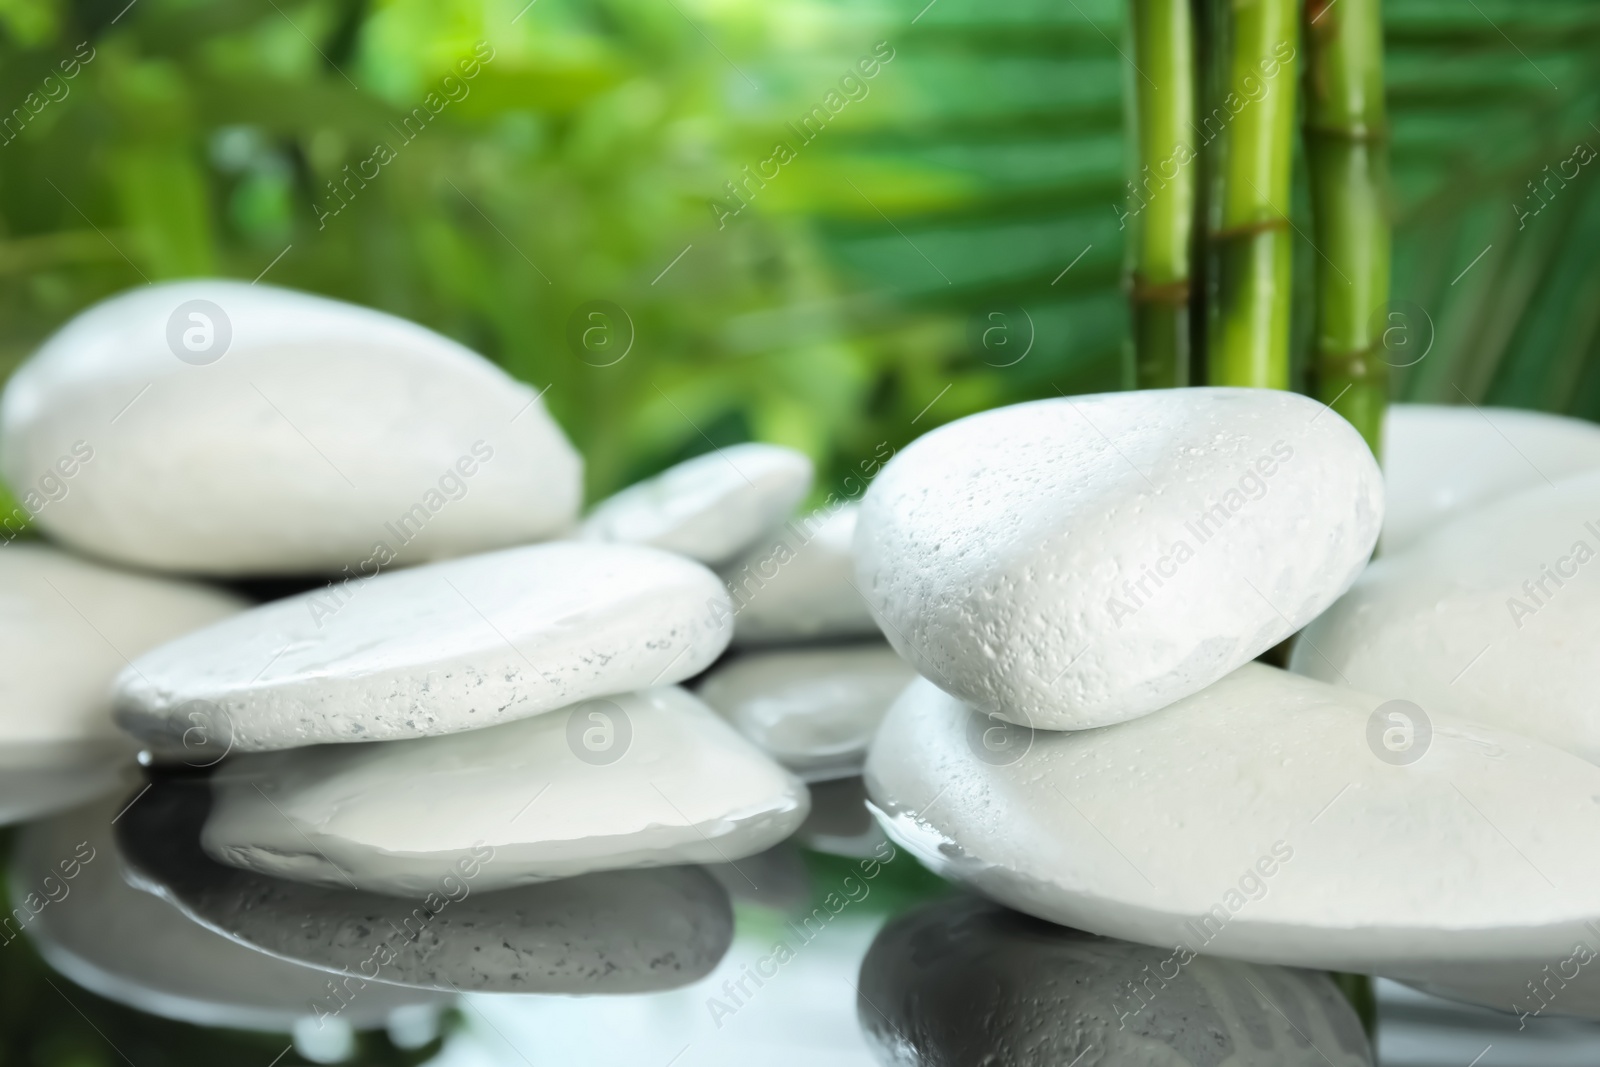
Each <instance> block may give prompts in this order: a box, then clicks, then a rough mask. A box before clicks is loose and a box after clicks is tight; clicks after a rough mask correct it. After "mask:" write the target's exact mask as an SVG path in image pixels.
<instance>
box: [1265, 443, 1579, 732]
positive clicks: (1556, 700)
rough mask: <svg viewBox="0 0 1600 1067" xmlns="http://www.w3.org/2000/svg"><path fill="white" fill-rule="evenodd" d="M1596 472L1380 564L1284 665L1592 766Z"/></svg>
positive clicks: (1504, 505) (1471, 518)
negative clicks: (1532, 740) (1533, 742)
mask: <svg viewBox="0 0 1600 1067" xmlns="http://www.w3.org/2000/svg"><path fill="white" fill-rule="evenodd" d="M1597 556H1600V471H1596V472H1593V473H1590V474H1580V475H1577V476H1575V477H1572V478H1569V479H1566V480H1564V481H1561V482H1558V483H1556V484H1555V485H1543V484H1541V485H1540V486H1539V487H1537V488H1534V489H1529V490H1527V491H1525V492H1522V493H1518V494H1516V495H1514V496H1511V497H1507V498H1506V499H1504V500H1501V501H1499V502H1497V503H1494V504H1489V505H1486V506H1484V507H1482V508H1480V509H1477V510H1475V511H1472V512H1470V513H1468V514H1465V515H1462V516H1460V517H1459V518H1457V519H1455V520H1454V521H1453V522H1450V523H1448V524H1447V525H1445V526H1444V527H1443V528H1441V529H1439V530H1436V531H1434V532H1433V533H1432V534H1430V535H1428V536H1427V537H1424V538H1423V539H1422V540H1420V541H1418V542H1417V543H1416V544H1415V545H1413V546H1412V548H1411V549H1410V550H1408V551H1405V552H1401V553H1398V554H1396V555H1393V556H1387V557H1382V558H1380V559H1378V560H1377V561H1375V562H1374V563H1373V564H1372V566H1370V567H1368V568H1367V570H1366V572H1365V573H1364V574H1362V576H1361V577H1360V578H1359V579H1358V580H1357V581H1356V583H1355V585H1354V586H1353V587H1352V588H1351V590H1350V591H1349V592H1348V593H1346V594H1345V595H1344V597H1343V598H1341V599H1340V600H1339V602H1338V603H1337V604H1335V605H1334V606H1333V607H1332V608H1330V609H1328V611H1326V612H1325V613H1323V615H1322V616H1321V617H1320V618H1318V619H1317V620H1316V621H1315V622H1314V623H1312V624H1311V625H1310V626H1308V627H1307V628H1306V631H1305V633H1303V634H1302V635H1301V636H1300V638H1299V639H1298V640H1297V641H1296V643H1295V648H1294V653H1293V655H1292V657H1291V659H1290V665H1291V668H1292V669H1293V670H1295V671H1298V672H1299V673H1301V674H1306V675H1309V676H1311V677H1313V678H1320V679H1322V680H1323V681H1327V682H1334V683H1337V684H1340V685H1348V686H1352V687H1354V688H1356V689H1363V690H1365V691H1367V692H1369V693H1382V694H1384V695H1386V696H1394V697H1404V698H1405V699H1407V700H1410V701H1414V702H1415V703H1417V704H1419V705H1421V707H1422V708H1423V710H1424V711H1426V712H1427V713H1428V714H1430V715H1432V714H1435V713H1447V714H1451V715H1459V716H1461V717H1462V718H1467V719H1473V720H1476V721H1478V722H1485V723H1491V724H1494V725H1496V726H1501V727H1504V728H1505V729H1508V730H1515V731H1517V732H1518V733H1524V734H1528V735H1530V736H1533V737H1538V738H1540V739H1542V740H1544V741H1548V742H1549V743H1551V744H1553V745H1557V746H1559V747H1561V748H1565V749H1568V750H1569V751H1572V752H1576V753H1577V754H1578V755H1580V756H1583V757H1584V758H1585V759H1588V760H1592V761H1596V762H1600V716H1596V715H1595V711H1594V692H1595V687H1594V668H1595V650H1596V649H1597V648H1600V562H1596V561H1595V560H1596V557H1597Z"/></svg>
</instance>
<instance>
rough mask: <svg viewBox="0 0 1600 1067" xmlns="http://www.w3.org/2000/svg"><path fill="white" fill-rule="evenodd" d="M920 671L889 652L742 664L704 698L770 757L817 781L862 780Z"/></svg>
mask: <svg viewBox="0 0 1600 1067" xmlns="http://www.w3.org/2000/svg"><path fill="white" fill-rule="evenodd" d="M916 676H917V672H916V671H914V670H912V669H911V665H910V664H909V663H907V662H906V661H905V660H903V659H901V658H900V657H899V656H898V655H896V654H895V651H894V650H893V649H892V648H890V647H889V646H888V645H867V646H865V647H859V648H817V649H794V650H789V651H783V652H756V653H750V654H748V655H743V656H739V657H736V658H734V659H732V660H729V661H728V662H726V663H724V664H723V665H721V666H719V667H717V668H716V669H714V670H713V671H712V672H711V673H710V674H708V675H707V676H706V678H705V680H704V681H702V682H701V683H700V685H699V686H698V687H697V689H696V691H697V692H698V693H699V695H700V698H701V699H702V700H704V701H705V702H706V703H707V704H709V705H711V706H712V707H713V708H715V709H716V710H717V711H718V712H719V713H720V714H721V715H722V716H723V717H724V718H726V719H727V720H728V721H729V722H731V723H732V724H733V727H734V729H736V730H738V731H739V732H740V733H741V734H743V735H744V736H745V737H747V738H749V739H750V740H751V741H752V742H754V743H755V745H756V747H757V748H759V749H761V751H763V752H765V753H766V754H767V755H769V756H771V757H772V758H773V759H775V760H777V761H778V762H779V763H781V764H783V765H784V766H785V767H788V768H789V769H790V770H792V771H794V772H795V773H796V774H798V775H800V776H801V777H802V778H804V779H806V780H807V781H811V782H819V781H826V780H828V779H830V778H844V777H849V776H850V775H855V774H860V773H861V763H862V761H863V760H864V759H866V755H867V744H868V743H869V742H870V741H871V740H872V735H873V734H874V733H875V732H877V729H878V723H879V722H881V721H882V720H883V715H884V712H886V711H888V710H889V705H890V704H892V703H893V702H894V698H895V697H897V696H899V695H900V691H901V690H902V689H904V688H905V687H906V686H907V685H908V684H910V682H911V681H912V679H914V678H916Z"/></svg>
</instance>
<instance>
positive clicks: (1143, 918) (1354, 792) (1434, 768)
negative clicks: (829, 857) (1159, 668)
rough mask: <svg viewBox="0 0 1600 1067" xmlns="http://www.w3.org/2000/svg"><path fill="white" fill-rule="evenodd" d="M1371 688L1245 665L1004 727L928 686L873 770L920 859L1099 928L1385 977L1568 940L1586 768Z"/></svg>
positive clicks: (893, 714)
mask: <svg viewBox="0 0 1600 1067" xmlns="http://www.w3.org/2000/svg"><path fill="white" fill-rule="evenodd" d="M1384 703H1385V702H1384V701H1383V700H1381V699H1380V698H1378V697H1375V696H1369V695H1366V694H1362V693H1358V692H1355V691H1353V690H1349V689H1343V688H1336V687H1333V686H1329V685H1324V684H1322V683H1320V682H1315V681H1312V680H1310V679H1306V678H1301V677H1299V676H1296V675H1292V674H1289V673H1287V672H1284V671H1279V670H1276V669H1274V668H1271V667H1267V666H1264V665H1261V664H1249V665H1247V666H1245V667H1242V668H1240V669H1239V670H1237V671H1235V672H1234V673H1233V674H1231V675H1229V676H1228V677H1227V678H1225V679H1223V680H1222V681H1221V682H1218V683H1217V684H1216V685H1213V686H1211V687H1209V688H1207V689H1205V690H1203V691H1202V692H1200V693H1198V694H1196V695H1194V696H1192V697H1189V698H1187V699H1185V700H1182V701H1180V702H1178V703H1176V704H1174V705H1173V706H1171V707H1169V708H1166V709H1164V710H1162V711H1160V712H1157V713H1155V714H1153V715H1148V716H1145V717H1143V718H1140V719H1137V720H1135V721H1133V722H1128V723H1123V724H1120V725H1118V726H1113V727H1108V728H1106V729H1101V730H1093V731H1086V732H1067V733H1063V732H1050V731H1028V730H1025V729H1022V728H1019V727H1010V728H1008V733H1009V735H1010V741H1011V743H1010V744H1009V745H999V744H995V743H991V740H990V739H989V738H986V736H985V735H986V733H987V731H989V730H991V729H996V728H997V727H995V725H994V720H991V719H988V718H986V717H984V716H981V715H977V714H974V713H973V712H972V711H971V710H970V709H969V708H968V707H967V706H965V705H963V704H962V703H961V702H960V701H958V700H956V699H955V698H953V697H950V696H949V695H948V694H945V693H942V692H941V691H940V690H938V689H937V688H936V687H935V686H933V685H932V683H930V682H926V681H921V682H917V683H915V684H913V686H912V687H911V688H909V689H907V691H906V693H905V694H904V695H903V696H902V697H901V698H900V700H898V701H897V702H896V704H895V706H894V707H893V708H892V709H891V710H890V712H889V715H888V716H887V718H885V720H884V723H883V726H882V727H881V728H880V730H879V732H878V736H877V738H876V739H875V740H874V742H873V747H872V751H871V754H870V755H869V757H868V760H867V772H866V778H867V787H868V791H869V793H870V795H871V797H872V802H873V804H874V805H875V806H876V808H877V809H878V810H879V812H880V813H881V814H880V816H879V817H880V821H881V822H882V824H883V826H884V829H885V832H886V833H888V834H889V836H890V837H891V838H892V839H894V840H895V841H896V842H897V843H899V844H901V845H902V846H904V847H905V848H906V849H907V850H908V851H910V852H912V853H913V854H914V855H916V856H917V858H918V859H920V860H921V861H922V862H923V863H925V864H927V865H929V866H930V867H932V868H933V869H934V870H935V871H936V872H939V873H942V874H945V875H947V876H949V877H953V878H956V879H958V880H961V881H964V882H967V883H970V884H972V885H973V886H975V887H976V888H978V889H979V890H981V891H982V892H984V893H985V894H987V895H988V896H990V897H993V898H994V899H996V900H998V901H1000V902H1002V903H1005V904H1008V905H1010V906H1011V907H1014V908H1017V909H1018V910H1021V911H1024V912H1028V913H1029V914H1032V915H1036V916H1038V917H1040V918H1043V919H1048V920H1050V921H1052V922H1058V923H1062V924H1064V925H1069V926H1075V927H1078V928H1080V929H1084V930H1089V931H1092V932H1095V933H1101V934H1106V935H1109V936H1113V937H1122V938H1126V939H1128V940H1132V941H1139V942H1143V943H1145V944H1151V945H1162V946H1169V947H1170V946H1174V945H1183V946H1185V947H1187V948H1188V949H1189V950H1190V951H1194V952H1199V953H1202V954H1208V955H1215V956H1226V957H1232V958H1238V959H1246V960H1253V961H1256V962H1262V963H1281V964H1287V965H1291V966H1298V967H1310V968H1319V969H1330V970H1343V971H1366V972H1372V971H1377V972H1379V973H1383V971H1384V968H1386V967H1388V966H1390V965H1395V964H1405V965H1408V966H1418V965H1422V964H1428V965H1430V966H1445V965H1447V964H1448V963H1450V962H1452V961H1455V962H1461V961H1477V962H1481V961H1486V960H1497V959H1502V960H1503V959H1526V958H1528V957H1530V956H1535V957H1536V956H1540V955H1544V954H1547V953H1548V954H1551V955H1552V957H1553V956H1554V954H1555V953H1558V952H1559V953H1561V954H1562V956H1563V957H1564V956H1565V954H1566V953H1568V952H1569V951H1570V949H1571V946H1572V945H1573V944H1574V942H1575V940H1576V939H1578V938H1581V937H1584V936H1588V930H1589V924H1591V923H1595V922H1597V921H1600V856H1597V855H1596V853H1595V851H1594V850H1593V849H1589V848H1586V847H1583V846H1582V845H1581V844H1579V843H1580V842H1585V841H1589V840H1593V839H1594V837H1595V835H1596V834H1600V767H1596V766H1594V765H1593V764H1590V763H1587V762H1585V761H1584V760H1581V759H1579V758H1577V757H1576V756H1573V755H1571V754H1570V753H1566V752H1562V751H1560V750H1559V749H1555V748H1552V747H1550V746H1548V745H1545V744H1543V743H1542V742H1539V741H1536V740H1533V739H1530V738H1524V737H1521V736H1518V735H1515V734H1512V733H1509V732H1506V731H1502V730H1497V729H1494V728H1493V727H1487V726H1480V725H1478V724H1469V723H1466V722H1464V721H1461V720H1457V719H1453V718H1450V717H1448V716H1444V715H1436V716H1433V717H1432V731H1431V740H1430V739H1428V738H1427V737H1426V736H1425V735H1423V734H1413V737H1412V741H1413V742H1414V744H1413V746H1412V747H1407V746H1406V745H1405V744H1404V741H1403V740H1400V741H1398V742H1397V743H1395V744H1390V743H1389V742H1388V738H1387V737H1386V734H1387V733H1388V731H1389V730H1391V729H1394V728H1395V726H1396V721H1395V720H1393V719H1391V718H1389V717H1388V716H1389V715H1390V714H1392V713H1393V710H1394V709H1393V706H1392V705H1391V706H1390V707H1389V708H1382V709H1381V706H1382V705H1383V704H1384ZM1380 709H1381V710H1382V711H1383V714H1382V715H1380V716H1377V717H1375V716H1374V712H1375V711H1379V710H1380ZM1417 746H1420V747H1417ZM1396 751H1401V752H1404V753H1405V755H1406V756H1407V757H1409V756H1410V755H1411V754H1412V753H1414V752H1420V753H1421V757H1420V758H1419V759H1414V760H1413V761H1412V762H1410V763H1397V762H1393V760H1394V759H1396V758H1397V757H1396Z"/></svg>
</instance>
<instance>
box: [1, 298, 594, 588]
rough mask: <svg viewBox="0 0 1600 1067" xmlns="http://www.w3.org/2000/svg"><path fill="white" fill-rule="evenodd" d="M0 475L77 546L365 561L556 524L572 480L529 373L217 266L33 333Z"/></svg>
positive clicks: (249, 565)
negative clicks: (229, 275)
mask: <svg viewBox="0 0 1600 1067" xmlns="http://www.w3.org/2000/svg"><path fill="white" fill-rule="evenodd" d="M0 473H3V474H4V476H5V480H6V482H7V483H8V484H9V485H10V486H11V487H12V488H13V489H14V490H16V492H17V493H18V494H19V497H20V499H21V500H22V502H23V503H24V505H25V506H29V510H30V511H32V512H34V521H35V522H36V523H37V524H38V525H39V526H40V527H41V528H42V529H44V530H46V531H48V532H49V533H50V534H52V535H53V536H55V537H57V538H59V539H60V540H62V541H64V542H66V543H67V544H69V545H71V546H73V547H74V548H79V549H82V550H84V551H87V552H91V553H93V554H95V555H99V556H102V557H104V558H106V559H112V560H116V561H119V562H124V563H131V564H134V565H137V566H141V567H151V568H155V569H159V570H169V571H182V572H190V573H197V574H223V575H236V574H293V573H321V572H335V571H338V570H339V569H340V568H343V567H348V568H350V570H351V572H352V573H356V572H360V573H370V571H371V570H372V569H373V568H383V567H388V566H390V565H391V564H395V563H412V562H417V561H421V560H428V559H437V558H441V557H445V556H457V555H464V554H467V553H471V552H482V551H485V550H488V549H493V548H499V547H502V546H505V545H513V544H519V543H522V542H526V541H530V540H538V539H542V538H548V537H553V536H555V535H557V534H559V533H561V532H563V531H564V530H566V529H567V528H568V527H570V526H571V524H572V523H573V522H574V520H575V519H576V517H577V511H578V505H579V501H580V497H581V494H582V484H581V483H582V463H581V460H580V459H579V457H578V455H577V453H576V452H574V451H573V449H572V446H571V445H570V444H569V443H568V442H567V439H566V437H565V435H563V434H562V432H561V429H560V427H558V426H557V425H556V424H555V422H554V421H552V420H551V418H550V416H549V414H548V413H547V412H546V411H545V408H544V404H543V402H542V401H541V400H539V399H538V398H537V397H536V394H535V392H534V390H533V389H532V388H530V387H528V386H526V385H524V384H522V383H520V382H517V381H514V380H512V379H511V378H510V377H509V376H508V375H507V374H506V373H505V372H504V371H502V370H500V369H499V368H498V367H495V366H494V365H492V364H491V363H489V362H488V361H487V360H485V359H483V358H482V357H481V356H479V355H477V354H476V353H474V352H472V351H471V350H469V349H467V348H465V347H463V346H462V345H460V344H457V343H456V342H454V341H451V340H449V339H448V338H445V337H441V336H440V335H439V334H436V333H434V332H432V331H431V330H427V329H424V328H423V327H421V326H418V325H416V324H415V323H411V322H407V321H405V320H404V319H399V318H396V317H395V316H393V315H387V314H384V313H382V312H379V311H373V310H371V309H369V308H363V307H357V306H355V305H353V304H345V303H341V302H339V301H336V300H329V299H326V298H324V297H319V296H312V295H310V294H308V293H298V292H292V291H289V290H285V289H275V288H272V287H271V286H267V285H249V284H247V283H244V282H233V281H222V280H217V279H211V280H204V281H185V282H172V283H167V284H162V285H153V286H146V287H144V288H141V289H136V290H133V291H131V292H128V293H124V294H122V295H120V296H116V297H113V298H111V299H110V300H107V301H105V302H103V303H100V304H97V305H95V306H94V307H92V308H90V309H88V310H87V311H84V312H83V313H81V314H79V315H78V316H77V317H76V318H74V319H72V321H70V322H68V323H67V324H66V325H65V326H63V327H62V328H61V329H60V330H59V331H58V332H57V333H56V334H55V335H54V336H52V337H51V338H50V339H49V340H47V341H46V342H45V343H44V345H43V347H41V348H40V349H39V351H37V352H36V353H34V355H33V356H32V357H31V358H29V359H28V360H27V361H26V362H25V363H23V365H22V366H21V367H19V368H18V369H17V371H16V373H15V374H14V375H13V376H12V378H11V380H10V382H9V383H8V384H7V386H6V389H5V394H4V397H3V398H0ZM30 501H31V502H32V504H31V505H30Z"/></svg>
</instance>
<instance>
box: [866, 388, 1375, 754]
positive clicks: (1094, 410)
mask: <svg viewBox="0 0 1600 1067" xmlns="http://www.w3.org/2000/svg"><path fill="white" fill-rule="evenodd" d="M1382 517H1383V487H1382V483H1381V480H1380V476H1379V472H1378V467H1377V464H1376V463H1375V462H1373V459H1372V455H1371V453H1370V452H1369V451H1368V450H1367V447H1366V445H1365V443H1364V442H1363V441H1362V440H1361V436H1360V435H1359V434H1358V433H1356V431H1355V429H1354V428H1353V427H1351V426H1350V424H1349V423H1347V422H1345V421H1344V420H1343V419H1341V418H1340V417H1339V416H1338V415H1336V414H1334V413H1333V412H1332V411H1331V410H1329V409H1328V408H1327V407H1326V406H1325V405H1322V404H1319V403H1318V402H1316V401H1314V400H1311V399H1309V398H1307V397H1303V396H1299V395H1297V394H1294V393H1288V392H1284V391H1281V390H1273V389H1223V388H1199V389H1162V390H1155V391H1150V392H1134V393H1108V394H1104V395H1099V396H1082V397H1063V398H1061V399H1056V400H1041V401H1035V402H1033V403H1028V404H1017V405H1013V406H1011V407H1004V408H997V409H995V410H992V411H986V412H983V413H981V414H978V415H972V416H969V417H967V418H965V419H960V420H958V421H956V422H953V423H950V424H949V425H946V426H943V427H941V428H939V429H937V430H934V431H933V432H932V433H929V434H926V435H925V436H923V437H921V438H919V439H918V440H917V441H915V442H913V443H912V444H911V445H910V447H908V448H906V449H904V450H903V451H901V453H900V454H899V455H898V456H896V457H895V458H894V459H893V460H891V461H890V462H889V464H888V465H887V466H886V467H885V468H884V470H883V473H881V474H880V475H879V476H878V478H877V480H876V481H874V482H873V484H872V487H871V488H870V489H868V490H867V494H866V498H865V501H864V503H863V505H862V511H861V521H860V524H859V526H858V528H857V531H856V539H855V551H856V573H857V575H858V578H859V581H858V584H859V586H860V588H861V592H862V594H863V595H864V596H866V598H867V600H868V602H869V603H870V604H871V605H872V607H873V611H874V612H875V613H876V615H877V617H878V621H879V623H880V624H881V625H882V627H883V631H884V634H885V636H887V637H888V639H889V642H890V643H891V644H893V645H894V647H895V649H896V650H897V651H898V652H899V653H900V654H901V655H902V656H905V657H906V659H908V660H910V661H911V663H912V665H913V666H915V667H916V668H917V670H918V671H919V672H920V673H921V674H922V675H923V676H924V677H926V678H929V679H931V680H933V681H934V682H936V683H937V684H938V685H939V686H940V687H941V688H943V689H945V690H946V691H947V692H950V693H952V694H954V695H956V696H959V697H961V698H962V699H963V700H965V701H967V702H968V703H970V704H973V705H974V706H976V707H979V708H982V709H983V710H985V711H992V712H995V713H997V714H998V715H999V716H1000V717H1001V718H1002V719H1005V720H1007V721H1010V722H1014V723H1019V724H1021V725H1025V726H1036V727H1044V728H1048V729H1053V730H1078V729H1086V728H1089V727H1096V726H1106V725H1109V724H1111V723H1117V722H1123V721H1125V720H1128V719H1133V718H1137V717H1138V716H1140V715H1145V714H1148V713H1149V712H1152V711H1155V710H1156V709H1158V708H1162V707H1165V706H1166V705H1168V704H1170V703H1172V702H1173V701H1175V700H1178V699H1181V698H1182V697H1185V696H1188V695H1189V694H1191V693H1194V692H1197V691H1199V690H1200V689H1202V688H1204V687H1205V686H1207V685H1210V684H1211V683H1212V682H1215V681H1216V680H1217V679H1219V678H1221V677H1222V676H1224V675H1225V674H1227V673H1228V672H1229V671H1232V670H1233V669H1234V668H1236V667H1238V666H1239V665H1240V664H1242V663H1246V662H1248V661H1249V660H1251V659H1253V658H1254V657H1255V656H1257V655H1258V654H1260V653H1261V652H1263V651H1265V650H1266V649H1269V648H1271V647H1272V646H1273V645H1275V644H1277V643H1278V642H1279V641H1281V640H1283V639H1284V638H1285V637H1287V636H1289V635H1290V634H1292V633H1294V632H1295V631H1296V630H1298V629H1299V628H1300V627H1302V626H1304V625H1305V624H1306V623H1307V622H1309V621H1311V620H1312V619H1313V618H1315V617H1316V616H1317V615H1318V614H1319V613H1321V612H1322V610H1323V609H1324V608H1326V607H1327V606H1328V605H1329V604H1331V603H1333V601H1334V600H1335V599H1336V598H1337V597H1338V596H1339V594H1340V593H1342V592H1343V591H1344V590H1345V589H1346V588H1347V587H1348V586H1349V584H1350V582H1351V581H1352V580H1354V578H1355V576H1356V574H1357V573H1359V572H1360V570H1361V568H1362V566H1363V565H1364V564H1365V563H1366V560H1367V557H1368V555H1369V554H1370V553H1371V550H1372V546H1373V543H1374V542H1375V541H1376V540H1377V536H1378V527H1379V524H1380V522H1381V520H1382Z"/></svg>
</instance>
